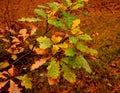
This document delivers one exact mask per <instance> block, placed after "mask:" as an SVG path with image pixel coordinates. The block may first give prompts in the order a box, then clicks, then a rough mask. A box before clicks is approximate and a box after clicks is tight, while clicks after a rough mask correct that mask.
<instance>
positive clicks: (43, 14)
mask: <svg viewBox="0 0 120 93" xmlns="http://www.w3.org/2000/svg"><path fill="white" fill-rule="evenodd" d="M34 11H35V13H37V14H38V15H40V16H42V17H43V18H44V19H45V18H46V13H45V11H44V10H42V9H35V10H34Z"/></svg>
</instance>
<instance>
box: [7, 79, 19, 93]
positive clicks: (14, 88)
mask: <svg viewBox="0 0 120 93" xmlns="http://www.w3.org/2000/svg"><path fill="white" fill-rule="evenodd" d="M17 86H18V85H17V84H15V82H13V81H12V80H10V88H9V89H8V91H9V93H21V92H20V90H21V88H19V87H17Z"/></svg>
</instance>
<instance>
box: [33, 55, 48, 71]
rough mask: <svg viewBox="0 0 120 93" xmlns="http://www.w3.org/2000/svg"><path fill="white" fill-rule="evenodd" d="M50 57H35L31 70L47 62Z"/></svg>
mask: <svg viewBox="0 0 120 93" xmlns="http://www.w3.org/2000/svg"><path fill="white" fill-rule="evenodd" d="M49 58H50V57H46V58H41V59H39V60H38V59H37V60H36V59H35V60H34V62H35V63H34V64H32V66H31V70H35V69H37V68H38V67H40V66H42V65H43V64H45V63H46V61H47V60H48V59H49Z"/></svg>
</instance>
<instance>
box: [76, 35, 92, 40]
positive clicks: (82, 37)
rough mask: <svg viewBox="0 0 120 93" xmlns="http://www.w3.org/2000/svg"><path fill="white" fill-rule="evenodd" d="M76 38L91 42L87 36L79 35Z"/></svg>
mask: <svg viewBox="0 0 120 93" xmlns="http://www.w3.org/2000/svg"><path fill="white" fill-rule="evenodd" d="M78 38H79V39H81V40H92V38H91V37H90V36H89V35H87V34H82V35H79V36H78Z"/></svg>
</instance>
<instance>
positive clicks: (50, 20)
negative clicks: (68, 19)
mask: <svg viewBox="0 0 120 93" xmlns="http://www.w3.org/2000/svg"><path fill="white" fill-rule="evenodd" d="M48 23H49V24H51V25H54V26H55V27H58V28H62V29H64V30H66V27H65V24H63V23H62V22H61V21H59V20H56V19H49V20H48Z"/></svg>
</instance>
